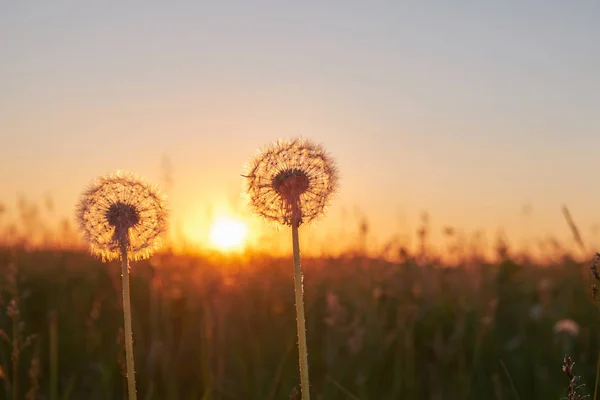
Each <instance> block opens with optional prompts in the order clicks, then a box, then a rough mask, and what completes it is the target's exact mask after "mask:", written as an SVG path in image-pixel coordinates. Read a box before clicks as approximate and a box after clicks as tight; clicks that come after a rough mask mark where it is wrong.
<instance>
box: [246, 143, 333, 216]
mask: <svg viewBox="0 0 600 400" xmlns="http://www.w3.org/2000/svg"><path fill="white" fill-rule="evenodd" d="M244 177H245V186H246V188H245V189H246V190H245V191H246V195H247V196H248V200H249V203H250V206H251V207H252V209H253V210H254V211H255V212H256V213H257V214H259V215H261V216H262V217H264V218H265V219H267V220H269V221H273V222H278V223H281V224H284V225H290V226H291V225H294V224H297V225H300V224H302V223H303V222H310V221H312V220H314V219H315V218H317V217H318V216H320V215H322V214H323V212H324V209H325V206H326V205H327V204H328V202H329V200H330V198H331V196H332V194H333V193H334V192H335V190H336V188H337V184H338V174H337V169H336V167H335V163H334V162H333V160H332V159H331V157H330V156H329V155H328V154H327V152H326V151H325V149H324V148H323V147H322V146H320V145H317V144H315V143H313V142H311V141H309V140H305V139H300V138H295V139H292V140H280V141H277V142H275V143H273V144H271V145H270V146H267V147H266V148H264V149H263V150H261V151H260V152H259V154H258V155H257V156H256V157H255V158H254V159H253V160H252V161H251V162H250V165H249V167H248V168H247V171H246V173H245V174H244Z"/></svg>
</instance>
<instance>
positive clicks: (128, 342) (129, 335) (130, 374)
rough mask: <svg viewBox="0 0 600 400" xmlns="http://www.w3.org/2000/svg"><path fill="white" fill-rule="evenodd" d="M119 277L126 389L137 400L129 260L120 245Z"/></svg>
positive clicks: (130, 399) (131, 397) (133, 399)
mask: <svg viewBox="0 0 600 400" xmlns="http://www.w3.org/2000/svg"><path fill="white" fill-rule="evenodd" d="M121 277H122V278H123V315H124V317H125V357H126V359H127V388H128V391H129V400H137V394H136V391H135V369H134V363H133V330H132V328H131V298H130V295H129V260H128V258H127V246H126V245H125V244H121Z"/></svg>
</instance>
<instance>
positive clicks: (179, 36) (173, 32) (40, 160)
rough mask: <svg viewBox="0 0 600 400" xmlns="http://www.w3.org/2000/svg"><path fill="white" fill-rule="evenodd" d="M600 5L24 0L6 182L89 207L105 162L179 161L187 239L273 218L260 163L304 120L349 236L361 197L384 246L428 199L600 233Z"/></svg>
mask: <svg viewBox="0 0 600 400" xmlns="http://www.w3.org/2000/svg"><path fill="white" fill-rule="evenodd" d="M599 19H600V3H599V2H597V1H592V0H581V1H577V2H566V1H557V0H545V1H541V0H531V1H526V2H524V1H515V0H507V1H502V2H500V1H484V0H482V1H478V2H473V1H462V0H457V1H452V2H449V1H448V2H434V1H404V2H400V1H370V2H367V1H353V0H347V1H312V0H310V1H302V2H276V1H265V0H257V1H241V0H239V1H232V0H223V1H218V2H217V1H214V2H208V1H207V2H192V1H185V2H184V1H173V2H156V1H144V2H137V1H129V2H116V1H115V2H107V1H105V2H85V4H84V2H77V1H62V0H57V1H52V2H48V1H41V0H40V1H26V0H25V1H20V2H4V3H2V4H1V5H0V55H1V59H0V143H1V144H2V147H3V150H4V151H3V152H2V154H1V156H0V166H1V168H0V188H1V189H2V190H1V191H0V201H2V202H4V203H5V204H7V205H8V206H9V207H10V206H11V205H12V204H14V203H15V199H16V198H17V196H18V195H23V196H25V197H27V198H28V199H31V200H38V199H41V198H42V197H43V196H46V195H50V196H52V198H53V200H54V202H55V205H56V213H57V214H58V215H64V216H66V217H69V218H73V217H72V216H73V207H74V204H75V203H76V201H77V198H78V196H79V193H80V192H81V190H82V189H83V188H84V187H85V185H87V184H88V182H89V181H90V179H92V178H94V177H96V176H98V175H103V174H106V173H109V172H111V171H113V170H115V169H125V170H129V171H133V172H136V173H138V174H140V175H143V176H145V177H146V178H147V179H148V180H150V181H153V182H156V183H159V184H162V183H164V177H163V175H164V170H165V168H164V165H165V160H167V161H168V164H169V165H170V171H171V176H172V186H169V185H167V186H169V187H168V191H167V192H168V195H169V198H170V200H169V202H170V207H171V209H172V216H173V226H175V227H177V229H179V230H180V231H181V232H184V233H185V234H186V235H187V236H188V237H191V238H194V239H195V240H197V241H199V242H201V241H202V240H204V239H205V238H206V236H207V230H208V226H209V222H210V219H211V218H213V216H214V215H216V214H219V213H225V214H230V215H234V216H236V217H239V218H243V219H244V220H245V221H248V223H249V224H250V226H251V232H255V231H258V230H260V229H269V228H264V227H262V226H263V225H264V224H261V222H260V221H259V220H256V219H253V217H251V216H249V215H247V212H246V211H245V207H244V206H243V204H240V190H241V177H240V174H241V173H242V172H243V167H244V165H245V163H246V162H247V161H248V160H249V159H250V158H251V157H252V156H253V155H255V153H256V151H257V149H259V148H260V147H262V146H264V145H265V144H267V143H269V142H271V141H273V140H275V139H277V138H286V137H293V136H303V137H307V138H310V139H312V140H314V141H316V142H318V143H321V144H323V145H324V146H325V147H326V148H327V149H328V151H329V152H330V153H331V155H332V156H333V157H335V159H336V161H337V163H338V166H339V169H340V173H341V186H340V190H339V192H338V193H337V196H336V197H335V198H334V201H333V203H332V206H331V208H330V209H329V212H328V214H327V216H326V217H325V218H324V219H323V220H322V221H320V222H319V225H318V231H319V232H328V235H329V236H327V237H328V238H329V239H330V240H333V241H335V242H336V243H337V244H339V243H338V242H343V241H344V240H348V239H347V238H348V237H352V233H353V232H356V231H357V229H358V221H359V219H360V218H361V216H362V217H365V218H368V220H369V224H370V225H369V227H370V232H372V236H373V239H372V240H373V241H378V242H377V243H381V242H383V241H384V240H385V238H386V237H390V236H393V235H397V234H399V235H411V234H414V231H415V230H416V229H417V227H418V224H419V216H420V214H421V212H423V211H428V212H429V214H430V218H431V221H432V224H433V225H434V226H436V227H443V226H446V225H449V226H454V227H456V228H459V229H462V230H464V231H465V232H472V231H475V230H478V229H483V230H486V231H489V232H491V233H494V232H496V231H498V230H499V229H502V230H503V231H504V232H506V234H507V235H508V236H509V237H511V238H514V240H517V241H519V240H529V239H530V238H533V237H539V236H544V235H547V234H555V235H557V236H559V237H567V238H568V237H569V231H568V229H567V226H566V223H565V221H564V218H563V216H562V214H561V211H560V207H561V205H562V204H567V205H568V207H569V209H570V210H571V213H572V214H573V217H574V219H575V220H576V222H577V223H578V224H579V225H580V228H581V230H582V235H583V236H584V240H586V242H590V243H592V242H594V240H596V242H595V243H598V244H600V240H598V238H597V236H598V223H600V184H599V183H600V182H599V174H600V113H599V112H598V110H599V109H600V75H599V74H598V71H600V45H599V44H598V38H600V24H598V20H599ZM524 209H530V210H531V212H530V213H524V212H523V210H524ZM315 228H316V227H315ZM311 229H313V227H311ZM315 230H317V229H315ZM340 232H343V233H344V234H343V235H342V234H341V233H340ZM346 233H347V234H348V235H347V236H344V235H346Z"/></svg>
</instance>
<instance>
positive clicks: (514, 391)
mask: <svg viewBox="0 0 600 400" xmlns="http://www.w3.org/2000/svg"><path fill="white" fill-rule="evenodd" d="M500 365H501V366H502V369H503V370H504V373H505V374H506V377H507V378H508V381H509V382H510V388H511V389H512V391H513V394H514V395H515V397H516V398H517V399H518V400H521V398H520V397H519V393H517V388H516V387H515V383H514V382H513V380H512V378H511V376H510V374H509V373H508V368H506V365H504V361H502V359H500Z"/></svg>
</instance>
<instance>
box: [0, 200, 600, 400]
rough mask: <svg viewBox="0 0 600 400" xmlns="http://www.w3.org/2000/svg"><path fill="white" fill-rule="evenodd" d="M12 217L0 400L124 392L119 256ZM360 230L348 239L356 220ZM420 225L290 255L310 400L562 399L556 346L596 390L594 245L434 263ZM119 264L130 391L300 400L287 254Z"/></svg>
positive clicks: (5, 252)
mask: <svg viewBox="0 0 600 400" xmlns="http://www.w3.org/2000/svg"><path fill="white" fill-rule="evenodd" d="M30 209H31V210H34V209H35V210H37V211H36V213H38V214H37V215H38V216H39V214H43V213H44V211H43V207H41V206H36V205H35V204H31V205H30ZM21 216H22V217H23V218H25V219H23V220H22V221H21V223H19V224H18V225H15V224H13V225H12V226H3V229H2V232H3V236H2V239H3V243H4V244H3V246H2V248H1V250H0V269H1V271H0V277H1V295H2V296H1V313H0V329H1V334H0V339H1V340H0V366H1V367H2V369H1V372H2V374H1V377H2V386H3V390H1V391H0V398H3V399H14V398H15V397H13V392H12V391H13V390H14V388H15V387H18V395H17V396H18V397H16V398H19V399H20V398H25V399H53V400H55V399H115V398H122V397H123V396H125V392H124V390H126V382H125V380H124V378H123V371H124V350H123V343H122V335H123V333H122V325H123V321H122V319H123V316H122V310H121V301H120V287H121V286H120V267H119V265H118V263H109V264H103V263H102V262H100V261H99V260H97V259H94V258H92V257H91V256H89V255H88V253H87V252H86V251H85V246H82V245H81V244H80V243H81V242H78V241H77V240H75V241H73V242H72V243H70V244H69V243H63V242H61V239H60V238H61V234H60V232H53V231H52V230H50V229H48V230H46V231H45V233H44V230H43V229H41V226H38V228H36V229H38V231H36V232H37V233H38V236H37V237H40V238H42V237H45V238H46V239H45V240H41V241H40V242H39V243H37V244H33V243H30V242H28V240H27V235H32V231H30V230H28V229H33V228H27V225H28V223H29V225H35V224H33V222H32V221H31V220H29V222H28V220H27V218H32V217H31V215H29V216H27V213H22V214H21ZM40 225H42V224H41V223H40ZM565 226H566V227H568V224H565ZM359 228H361V229H357V230H356V231H357V232H358V233H357V236H360V232H363V233H364V232H365V230H368V226H364V225H363V226H362V227H359ZM573 228H574V229H576V227H573ZM40 229H41V230H40ZM431 229H432V228H431V227H427V226H423V227H421V228H420V229H418V231H417V232H415V236H416V237H418V238H419V241H420V242H422V243H421V244H420V245H417V246H415V248H414V249H410V248H405V247H401V246H398V247H396V248H395V249H394V251H395V252H396V256H395V257H390V256H388V257H383V256H381V255H379V256H377V255H373V254H368V252H366V250H365V249H364V248H361V247H360V246H357V245H353V246H351V247H349V248H347V249H346V250H345V251H344V252H342V253H340V254H338V255H335V256H331V255H322V256H312V257H305V258H304V261H303V267H304V271H305V301H306V308H307V330H308V342H309V343H308V344H309V363H310V373H311V385H312V391H313V395H314V396H315V398H317V399H340V400H341V399H400V398H402V399H483V398H485V399H517V398H520V399H559V398H560V397H561V396H563V395H564V393H565V392H564V390H565V387H566V386H567V384H568V379H567V377H566V376H565V375H564V374H563V372H562V371H561V365H562V361H563V357H564V355H565V354H568V355H570V356H571V357H572V358H573V359H574V360H575V362H576V366H575V372H576V373H577V374H578V375H581V376H582V379H583V381H584V382H585V383H587V388H586V392H587V393H593V388H594V382H595V377H596V363H597V361H598V354H599V352H600V347H599V338H600V324H599V321H600V318H599V315H598V312H599V310H598V308H597V305H596V304H595V302H594V301H593V299H592V296H591V291H590V285H591V283H592V282H593V278H592V275H591V273H590V270H589V267H590V265H591V260H592V256H593V255H594V254H593V253H588V252H587V251H586V250H585V249H584V248H579V249H575V250H571V249H570V248H569V247H570V246H564V247H561V246H560V244H559V243H554V247H553V248H552V249H550V247H548V248H547V250H546V251H548V257H546V258H545V259H544V260H540V259H535V258H532V257H528V255H527V253H523V252H517V251H514V250H512V249H511V248H510V246H508V245H506V244H505V243H504V242H503V241H502V238H498V240H497V241H496V244H495V245H493V246H492V247H491V248H489V249H487V250H486V249H484V248H480V249H477V248H476V247H474V248H471V249H466V250H462V251H459V250H455V251H456V252H458V253H457V254H456V255H455V256H454V258H452V259H448V258H447V257H444V253H451V252H450V251H444V252H436V250H435V249H433V248H429V247H428V246H427V235H428V233H427V232H428V231H429V230H431ZM445 231H446V232H445V234H446V235H448V236H449V237H451V236H452V232H449V228H445ZM75 236H76V235H75ZM32 237H36V236H35V235H32ZM65 237H68V236H65ZM361 240H366V239H365V238H362V239H361V238H360V237H357V240H356V243H360V242H361ZM573 241H574V242H576V241H575V239H574V240H573ZM581 244H582V245H584V244H583V243H581ZM386 252H387V253H388V254H389V252H390V250H389V249H386ZM132 271H133V272H132V275H131V277H132V304H133V329H134V338H135V356H136V370H137V375H136V376H137V382H138V391H139V395H140V398H142V399H288V398H296V397H295V393H296V392H295V390H297V389H299V388H298V385H299V378H298V355H297V349H296V340H297V337H296V327H295V314H294V297H293V296H294V295H293V290H292V288H293V275H292V273H293V268H292V263H291V258H290V257H289V256H273V255H269V254H267V253H264V252H259V251H253V250H252V249H246V250H245V251H244V252H238V253H231V254H227V253H219V252H216V251H214V250H213V251H211V250H200V249H198V250H197V251H196V252H195V253H194V254H186V252H185V251H181V250H177V251H176V250H174V249H172V248H170V246H167V247H166V248H165V249H164V250H163V251H162V252H161V253H159V254H157V255H156V256H154V257H153V258H151V259H150V260H148V261H141V262H136V263H134V264H133V269H132ZM565 320H566V321H571V322H565ZM560 321H562V322H560Z"/></svg>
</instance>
